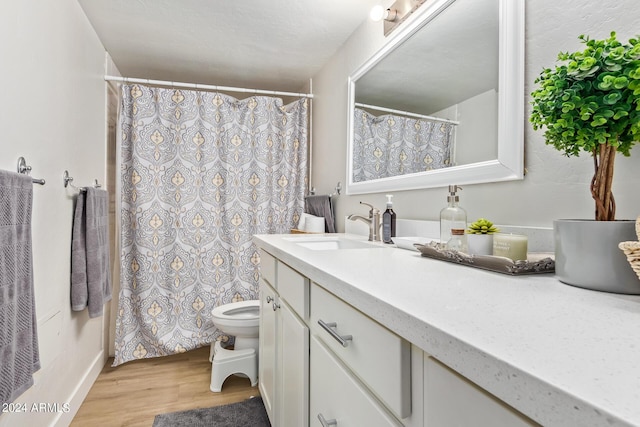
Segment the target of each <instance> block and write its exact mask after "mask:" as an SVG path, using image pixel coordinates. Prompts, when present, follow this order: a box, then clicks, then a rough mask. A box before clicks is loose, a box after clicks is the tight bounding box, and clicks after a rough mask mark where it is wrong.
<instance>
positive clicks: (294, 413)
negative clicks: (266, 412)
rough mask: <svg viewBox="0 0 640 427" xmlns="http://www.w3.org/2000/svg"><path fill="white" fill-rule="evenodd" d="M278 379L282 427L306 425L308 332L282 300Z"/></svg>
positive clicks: (307, 411)
mask: <svg viewBox="0 0 640 427" xmlns="http://www.w3.org/2000/svg"><path fill="white" fill-rule="evenodd" d="M277 312H278V314H277V315H278V316H279V317H280V325H281V328H282V329H281V330H280V334H279V336H278V338H279V341H280V347H279V351H280V358H279V360H278V362H279V364H278V369H277V371H278V376H279V377H280V379H281V384H282V388H281V390H280V393H279V394H278V398H279V399H280V404H279V407H280V409H281V410H280V422H279V424H278V426H281V427H304V426H308V425H309V328H308V327H307V326H306V325H305V324H304V323H303V322H302V321H301V320H300V319H299V318H298V317H297V316H296V315H295V314H294V313H293V311H292V310H291V309H290V307H289V306H288V305H287V304H286V303H285V302H284V301H283V300H282V299H281V300H280V308H279V309H278V311H277Z"/></svg>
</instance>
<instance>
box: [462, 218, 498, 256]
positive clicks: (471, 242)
mask: <svg viewBox="0 0 640 427" xmlns="http://www.w3.org/2000/svg"><path fill="white" fill-rule="evenodd" d="M498 231H500V230H498V228H496V226H495V225H493V223H492V222H491V221H489V220H488V219H485V218H480V219H478V220H477V221H475V222H472V223H471V225H469V228H468V229H467V252H468V253H469V255H491V254H492V253H493V234H494V233H497V232H498Z"/></svg>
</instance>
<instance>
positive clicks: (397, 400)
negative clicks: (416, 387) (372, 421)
mask: <svg viewBox="0 0 640 427" xmlns="http://www.w3.org/2000/svg"><path fill="white" fill-rule="evenodd" d="M321 323H323V324H324V326H323V325H321ZM310 326H311V328H312V331H313V333H314V334H315V335H316V336H318V337H319V338H320V339H321V340H322V341H323V342H324V343H325V344H326V345H327V346H328V347H329V348H330V349H331V350H332V351H333V352H334V353H335V354H336V355H337V356H338V358H340V359H341V360H342V361H343V362H344V363H345V364H346V365H347V366H348V367H349V369H351V370H352V371H353V372H354V373H355V374H356V376H358V377H359V378H360V379H361V380H362V381H363V382H364V383H365V384H366V385H367V386H368V387H369V388H370V389H371V390H372V392H373V393H374V394H375V395H376V396H377V397H378V398H379V399H380V400H382V402H384V404H385V405H387V407H388V408H389V409H391V411H392V412H393V413H394V414H395V415H396V416H397V417H398V418H405V417H407V416H409V415H410V414H411V346H410V344H409V342H407V341H405V340H404V339H402V338H400V337H399V336H397V335H396V334H394V333H393V332H391V331H389V330H388V329H386V328H385V327H383V326H382V325H380V324H379V323H377V322H375V321H374V320H372V319H371V318H369V317H367V316H365V315H364V314H362V313H361V312H360V311H358V310H356V309H355V308H353V307H352V306H350V305H348V304H346V303H345V302H344V301H342V300H340V299H339V298H337V297H336V296H335V295H333V294H331V293H329V292H327V291H326V290H324V289H323V288H322V287H320V286H318V285H317V284H316V283H312V284H311V319H310ZM346 336H350V339H345V341H344V342H343V343H341V342H340V341H339V340H340V337H342V338H345V337H346Z"/></svg>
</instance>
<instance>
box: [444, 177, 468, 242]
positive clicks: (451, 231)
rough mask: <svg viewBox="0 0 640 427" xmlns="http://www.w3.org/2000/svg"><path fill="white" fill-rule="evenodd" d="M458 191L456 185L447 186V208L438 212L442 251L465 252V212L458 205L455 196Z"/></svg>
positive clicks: (457, 198) (457, 199) (456, 196)
mask: <svg viewBox="0 0 640 427" xmlns="http://www.w3.org/2000/svg"><path fill="white" fill-rule="evenodd" d="M458 190H462V188H461V187H459V186H457V185H450V186H449V196H448V197H447V207H446V208H444V209H442V210H441V211H440V244H441V247H442V248H444V249H448V250H456V251H465V250H466V247H467V245H466V243H467V239H466V237H467V236H466V234H465V230H466V228H467V212H465V210H464V209H462V208H461V207H460V206H459V205H458V203H459V201H460V198H459V197H458V195H457V194H456V192H457V191H458Z"/></svg>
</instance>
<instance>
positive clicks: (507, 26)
mask: <svg viewBox="0 0 640 427" xmlns="http://www.w3.org/2000/svg"><path fill="white" fill-rule="evenodd" d="M454 1H456V0H436V1H434V2H432V3H427V4H423V5H422V6H421V7H420V8H418V10H416V11H415V12H414V14H413V16H412V17H411V18H410V19H408V20H407V22H405V23H404V27H403V28H400V29H398V30H396V31H397V33H396V34H395V35H393V36H392V38H391V39H390V40H389V41H388V42H387V43H385V45H384V46H383V47H382V48H381V49H380V50H379V51H378V52H377V53H376V54H374V55H373V56H372V57H371V58H370V59H369V60H368V61H366V62H365V63H364V64H363V65H362V66H360V67H359V68H358V69H357V70H356V71H355V72H354V73H353V74H352V75H351V76H349V78H348V113H349V117H348V122H347V123H348V144H347V179H346V181H347V185H346V193H347V194H367V193H381V192H389V191H398V190H415V189H422V188H434V187H444V186H447V185H451V184H459V185H463V184H479V183H486V182H499V181H511V180H519V179H523V178H524V122H525V118H524V102H525V98H524V27H525V24H524V0H498V1H499V11H500V12H499V13H500V17H499V25H500V28H499V43H500V46H499V59H498V70H499V79H498V81H499V83H498V86H499V87H498V158H497V159H495V160H488V161H483V162H477V163H470V164H465V165H458V166H452V167H449V168H442V169H435V170H430V171H427V172H419V173H412V174H406V175H398V176H394V177H388V178H380V179H373V180H369V181H361V182H353V144H354V134H353V133H354V123H353V122H354V119H353V116H354V113H353V111H354V108H355V86H356V82H357V80H358V79H359V78H360V77H362V76H363V75H364V74H365V73H366V72H367V71H369V70H370V69H372V68H373V67H374V66H375V65H376V64H377V63H378V62H380V61H381V60H382V59H383V58H385V57H386V56H387V55H388V54H390V53H391V52H393V51H394V50H395V49H396V47H398V46H400V45H401V44H402V43H403V42H404V41H405V40H407V39H409V38H410V37H411V36H412V35H413V34H414V33H415V32H416V31H418V30H420V28H422V27H423V26H425V25H427V24H428V23H429V22H430V21H431V20H432V19H434V18H435V17H436V16H438V15H439V14H440V13H441V12H443V11H445V9H446V8H447V7H448V6H449V5H450V4H452V3H453V2H454Z"/></svg>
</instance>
